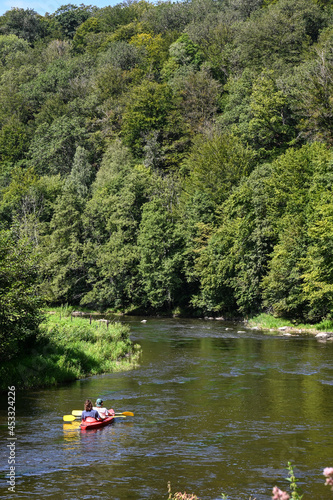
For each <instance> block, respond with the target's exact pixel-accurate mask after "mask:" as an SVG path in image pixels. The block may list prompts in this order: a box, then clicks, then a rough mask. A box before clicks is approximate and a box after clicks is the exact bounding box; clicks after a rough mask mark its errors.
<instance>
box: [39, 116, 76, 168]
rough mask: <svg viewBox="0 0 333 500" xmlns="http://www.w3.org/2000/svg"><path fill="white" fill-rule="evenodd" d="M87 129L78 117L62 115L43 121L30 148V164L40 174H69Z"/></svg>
mask: <svg viewBox="0 0 333 500" xmlns="http://www.w3.org/2000/svg"><path fill="white" fill-rule="evenodd" d="M84 136H85V129H84V128H83V126H82V125H81V123H80V120H79V119H77V118H72V119H71V118H68V117H66V116H64V115H63V116H61V117H60V118H58V119H56V120H54V121H53V122H52V124H51V125H48V124H47V123H43V124H42V125H40V126H39V127H38V128H37V130H36V132H35V135H34V138H33V141H32V143H31V146H30V149H29V156H30V164H31V165H33V166H34V167H35V169H36V171H37V172H38V173H39V174H46V173H49V174H58V173H60V174H62V175H64V174H68V173H69V172H70V169H71V166H72V163H73V159H74V155H75V152H76V148H77V146H79V145H80V144H83V143H84Z"/></svg>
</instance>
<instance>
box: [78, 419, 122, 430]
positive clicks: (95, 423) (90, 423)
mask: <svg viewBox="0 0 333 500" xmlns="http://www.w3.org/2000/svg"><path fill="white" fill-rule="evenodd" d="M113 421H114V417H106V418H105V419H104V420H96V419H95V418H93V417H87V418H86V420H82V421H81V424H80V427H81V430H83V431H86V430H88V429H98V428H99V427H104V426H105V425H109V424H111V423H112V422H113Z"/></svg>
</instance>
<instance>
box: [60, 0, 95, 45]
mask: <svg viewBox="0 0 333 500" xmlns="http://www.w3.org/2000/svg"><path fill="white" fill-rule="evenodd" d="M91 15H92V7H91V6H85V5H83V4H81V5H80V6H79V7H77V5H73V4H70V3H69V4H67V5H62V6H61V7H59V9H57V10H56V11H55V13H54V14H52V18H53V19H54V20H55V21H56V22H57V24H58V25H59V26H60V30H61V34H62V36H63V37H64V38H69V39H72V38H73V37H74V35H75V32H76V30H77V28H78V27H79V26H80V25H81V24H82V23H84V22H85V21H86V20H87V19H88V18H89V17H90V16H91Z"/></svg>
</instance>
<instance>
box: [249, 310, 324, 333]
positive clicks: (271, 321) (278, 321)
mask: <svg viewBox="0 0 333 500" xmlns="http://www.w3.org/2000/svg"><path fill="white" fill-rule="evenodd" d="M248 324H249V325H250V326H258V327H260V328H262V329H263V330H270V329H273V330H277V329H278V328H281V327H284V326H286V327H287V329H288V330H289V329H290V330H296V331H300V330H302V332H316V331H317V332H318V331H322V332H323V331H324V332H325V331H326V332H332V331H333V322H332V321H331V320H325V321H321V322H320V323H314V324H311V323H301V322H298V321H295V320H293V321H290V320H288V319H284V318H275V317H274V316H272V315H271V314H267V313H260V314H257V315H256V316H252V317H251V318H250V319H249V320H248Z"/></svg>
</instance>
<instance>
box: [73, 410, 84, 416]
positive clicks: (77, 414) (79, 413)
mask: <svg viewBox="0 0 333 500" xmlns="http://www.w3.org/2000/svg"><path fill="white" fill-rule="evenodd" d="M72 415H75V416H76V417H81V415H82V410H73V411H72Z"/></svg>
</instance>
